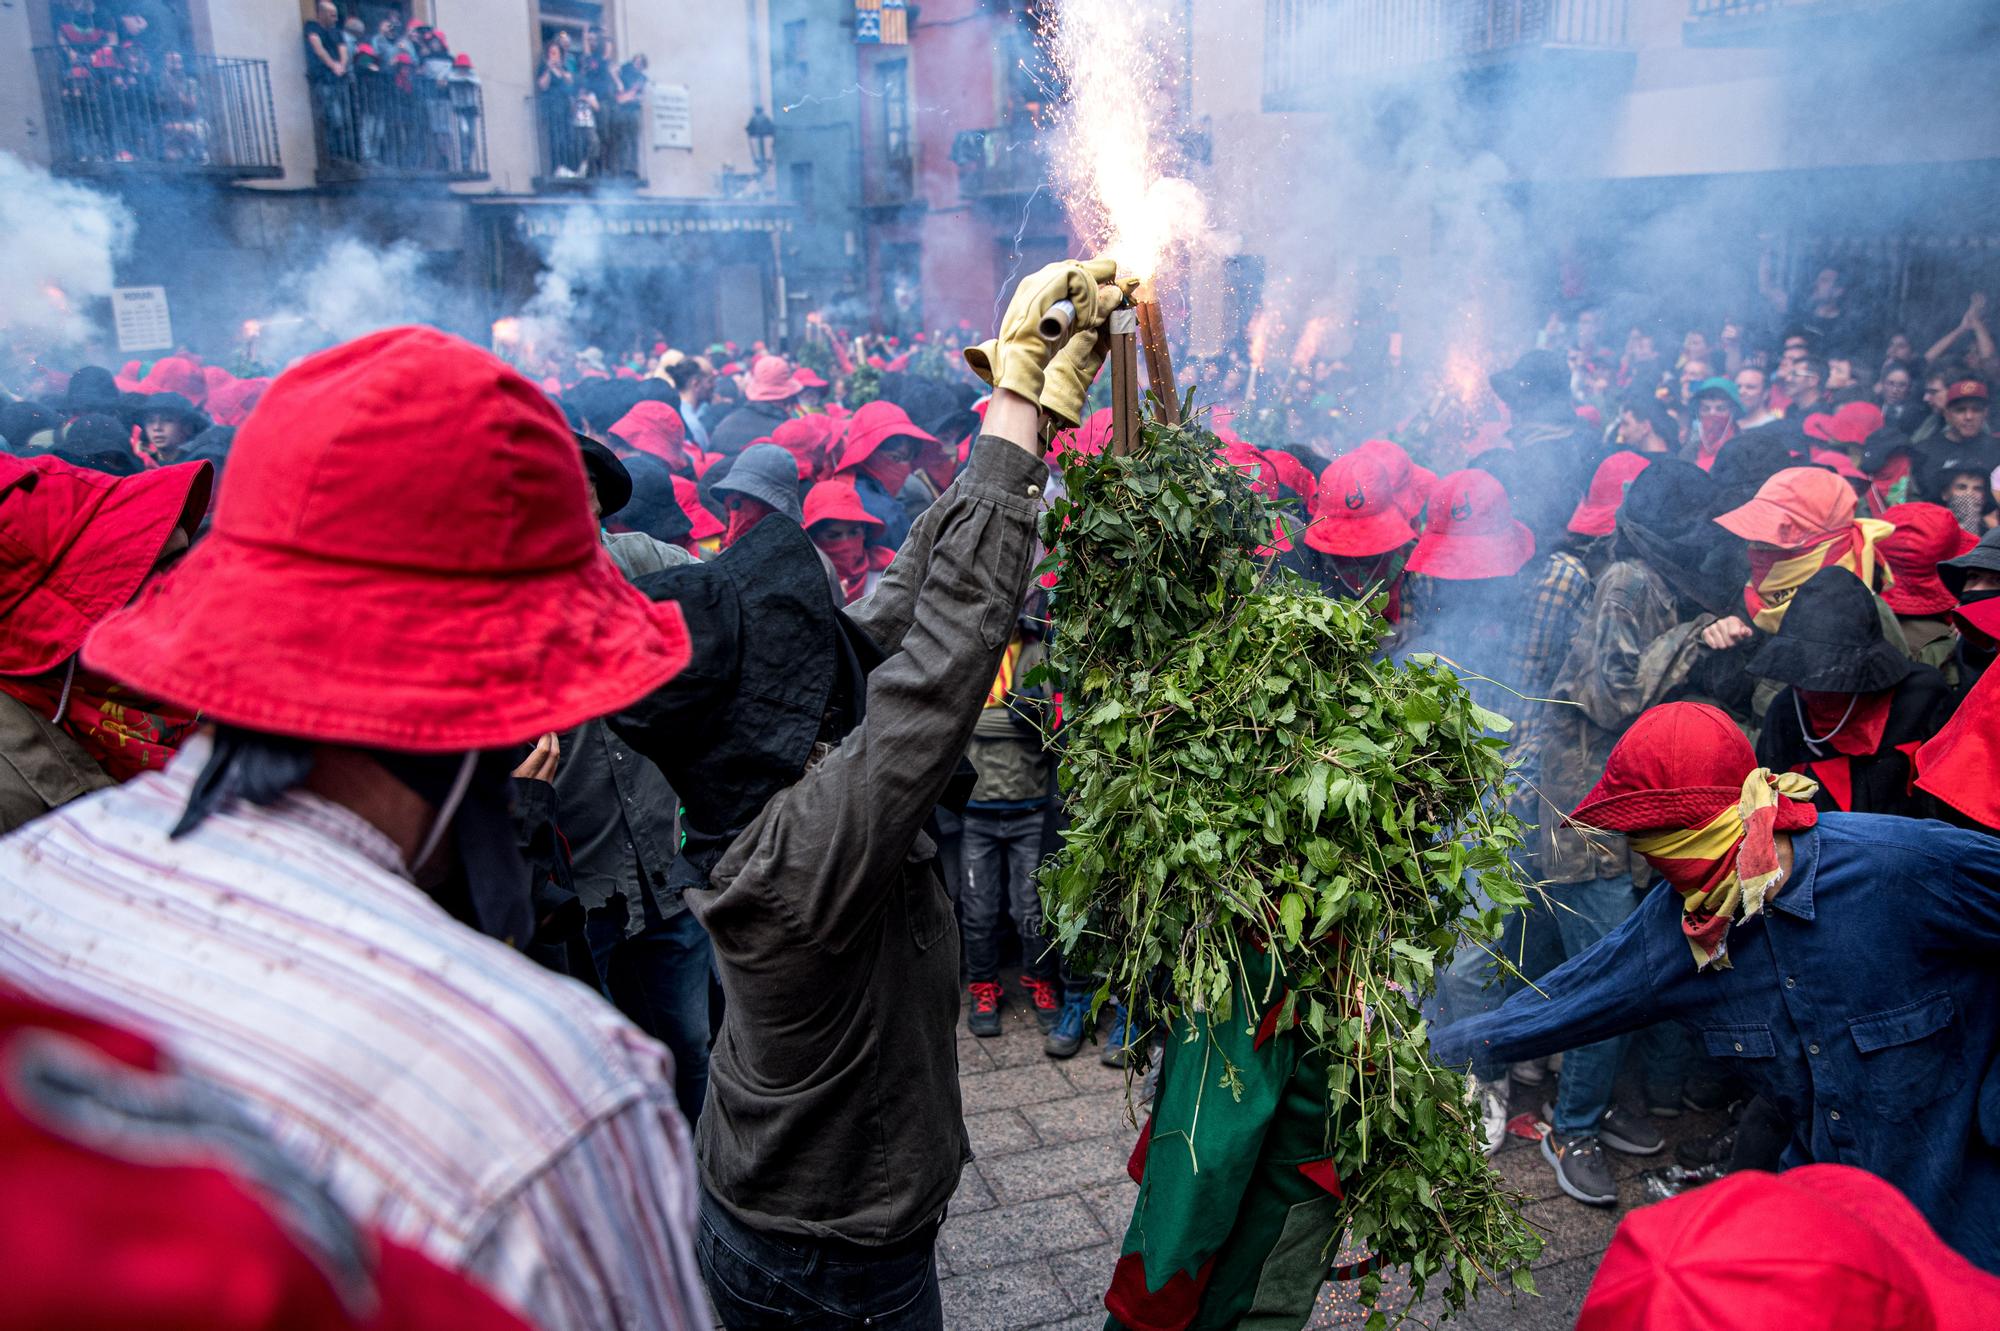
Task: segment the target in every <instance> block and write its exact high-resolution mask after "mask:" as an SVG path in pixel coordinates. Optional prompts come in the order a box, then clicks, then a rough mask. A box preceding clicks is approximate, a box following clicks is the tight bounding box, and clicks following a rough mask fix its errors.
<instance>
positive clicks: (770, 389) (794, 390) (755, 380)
mask: <svg viewBox="0 0 2000 1331" xmlns="http://www.w3.org/2000/svg"><path fill="white" fill-rule="evenodd" d="M802 387H803V385H802V384H800V383H799V381H798V379H797V377H796V376H794V375H793V374H792V365H791V362H790V361H788V360H786V359H785V358H784V357H783V356H759V357H757V359H756V361H755V362H754V363H752V365H751V366H750V382H749V383H748V384H746V385H744V388H743V396H744V398H745V399H747V400H748V401H751V402H783V401H786V400H787V399H790V398H795V397H797V396H798V395H799V390H800V389H801V388H802Z"/></svg>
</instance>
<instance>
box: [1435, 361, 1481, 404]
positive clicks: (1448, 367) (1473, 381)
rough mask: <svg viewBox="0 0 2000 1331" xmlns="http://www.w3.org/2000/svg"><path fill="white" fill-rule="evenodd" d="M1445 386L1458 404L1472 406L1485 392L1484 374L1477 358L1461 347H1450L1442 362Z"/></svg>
mask: <svg viewBox="0 0 2000 1331" xmlns="http://www.w3.org/2000/svg"><path fill="white" fill-rule="evenodd" d="M1444 381H1445V386H1446V387H1447V388H1448V389H1449V390H1450V392H1451V395H1452V396H1453V397H1455V398H1457V399H1458V401H1459V405H1460V406H1463V407H1473V406H1476V405H1478V403H1479V400H1480V399H1481V398H1482V397H1484V396H1485V394H1486V376H1485V375H1484V374H1483V373H1481V371H1480V368H1479V358H1478V357H1477V356H1474V355H1473V354H1472V353H1471V352H1470V351H1467V350H1465V349H1464V348H1463V347H1454V348H1452V351H1451V354H1450V355H1448V356H1446V357H1445V362H1444Z"/></svg>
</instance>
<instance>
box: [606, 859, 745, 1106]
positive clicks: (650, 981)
mask: <svg viewBox="0 0 2000 1331" xmlns="http://www.w3.org/2000/svg"><path fill="white" fill-rule="evenodd" d="M628 918H629V916H628V913H627V911H626V907H625V898H624V897H622V896H614V897H613V898H611V904H610V905H608V906H605V907H601V908H599V909H597V910H594V911H591V912H590V914H589V915H588V916H586V917H585V918H584V922H583V933H584V937H585V939H586V940H587V941H588V942H589V944H590V959H591V960H592V961H593V962H595V963H596V965H597V980H598V983H599V985H600V986H602V988H603V990H604V993H605V995H606V996H607V997H608V998H610V1000H611V1001H612V1003H613V1004H614V1005H616V1006H617V1008H618V1010H619V1011H620V1012H622V1013H624V1014H625V1015H626V1016H627V1017H629V1018H631V1019H632V1022H633V1024H634V1025H636V1026H638V1027H639V1029H640V1030H642V1031H644V1032H646V1034H648V1035H650V1036H652V1037H653V1038H654V1039H655V1040H658V1041H659V1042H660V1043H661V1044H664V1045H665V1046H666V1047H667V1049H668V1050H669V1051H670V1052H671V1053H672V1054H673V1056H674V1098H675V1099H676V1100H678V1101H680V1106H681V1116H682V1117H683V1118H685V1119H687V1121H688V1127H689V1128H690V1129H692V1128H693V1127H694V1124H695V1120H696V1119H698V1118H700V1117H701V1106H702V1101H703V1100H705V1099H707V1097H708V1048H709V1032H710V1027H709V1020H708V977H709V968H710V965H711V957H712V955H713V953H712V950H711V948H710V945H709V941H708V935H707V934H706V933H705V932H703V930H702V927H701V924H700V923H699V922H698V921H697V920H696V919H695V917H694V913H693V912H692V911H686V910H684V911H682V912H681V913H680V914H678V915H675V916H673V917H672V918H671V919H661V918H660V914H659V912H658V910H656V909H655V908H654V906H653V903H652V900H651V898H650V896H649V897H648V899H647V901H646V927H645V928H644V930H642V931H641V932H640V933H637V934H635V935H633V936H632V937H630V938H627V937H626V936H625V924H626V920H627V919H628Z"/></svg>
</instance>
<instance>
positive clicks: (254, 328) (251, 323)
mask: <svg viewBox="0 0 2000 1331" xmlns="http://www.w3.org/2000/svg"><path fill="white" fill-rule="evenodd" d="M263 331H264V323H263V321H262V320H261V319H245V320H244V321H243V340H244V341H245V342H255V341H256V340H257V337H258V334H260V333H262V332H263Z"/></svg>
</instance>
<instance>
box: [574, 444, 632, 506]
mask: <svg viewBox="0 0 2000 1331" xmlns="http://www.w3.org/2000/svg"><path fill="white" fill-rule="evenodd" d="M570 433H572V434H574V435H576V446H577V447H578V448H579V449H581V450H583V470H584V474H585V475H587V476H589V477H590V483H591V485H592V486H593V487H595V488H596V490H597V503H598V506H599V507H600V508H601V509H602V511H603V516H604V517H607V518H608V517H610V516H611V515H612V514H613V513H616V512H617V511H618V510H619V509H621V508H624V507H625V505H627V504H629V503H631V502H632V473H631V472H629V471H627V470H625V464H624V463H623V462H620V461H619V460H618V455H617V454H616V453H614V452H612V451H611V450H610V449H608V448H606V447H605V446H604V445H603V444H600V443H598V442H597V441H596V440H595V439H592V438H591V437H590V436H589V435H587V434H583V433H581V432H579V431H574V430H572V431H571V432H570Z"/></svg>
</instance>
